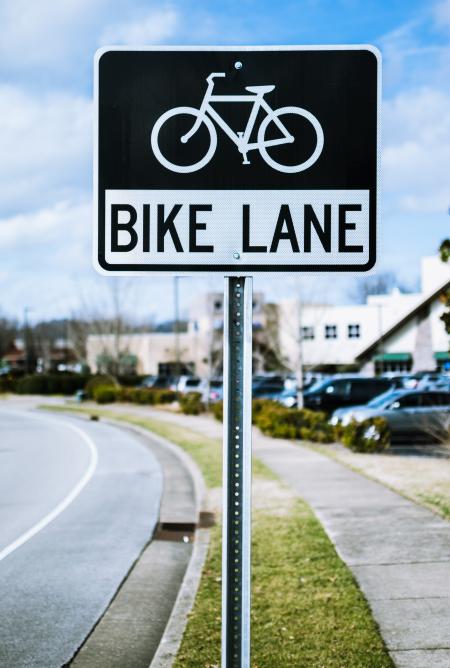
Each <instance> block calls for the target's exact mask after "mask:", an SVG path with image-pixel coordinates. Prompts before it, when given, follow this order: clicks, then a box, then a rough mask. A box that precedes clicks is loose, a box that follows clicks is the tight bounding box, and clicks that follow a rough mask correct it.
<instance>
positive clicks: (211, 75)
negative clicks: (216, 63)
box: [206, 72, 227, 84]
mask: <svg viewBox="0 0 450 668" xmlns="http://www.w3.org/2000/svg"><path fill="white" fill-rule="evenodd" d="M226 76H227V75H226V73H225V72H211V74H210V75H209V76H208V77H206V81H207V82H208V83H209V84H212V83H214V82H213V79H214V78H215V77H226Z"/></svg>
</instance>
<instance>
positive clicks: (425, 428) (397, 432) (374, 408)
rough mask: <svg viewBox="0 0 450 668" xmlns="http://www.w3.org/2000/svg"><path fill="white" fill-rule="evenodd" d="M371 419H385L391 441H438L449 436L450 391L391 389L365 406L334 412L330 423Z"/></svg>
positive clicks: (344, 423) (346, 422)
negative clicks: (424, 439)
mask: <svg viewBox="0 0 450 668" xmlns="http://www.w3.org/2000/svg"><path fill="white" fill-rule="evenodd" d="M373 417H382V418H385V419H386V420H387V422H388V425H389V429H390V431H391V438H392V439H393V440H396V441H398V440H405V439H406V440H408V441H411V440H416V439H418V438H420V439H423V438H424V437H426V438H427V439H430V440H439V439H441V438H445V437H447V438H448V436H449V434H450V431H449V430H450V392H435V391H421V390H393V391H388V392H385V393H384V394H382V395H380V396H378V397H375V399H372V401H369V403H368V404H367V405H365V406H352V407H349V408H340V409H338V410H336V411H335V412H334V413H333V415H332V417H331V420H330V422H331V423H332V424H339V423H340V424H342V425H343V426H345V425H347V424H349V423H350V422H351V421H352V420H356V421H357V422H362V421H363V420H367V419H369V418H373Z"/></svg>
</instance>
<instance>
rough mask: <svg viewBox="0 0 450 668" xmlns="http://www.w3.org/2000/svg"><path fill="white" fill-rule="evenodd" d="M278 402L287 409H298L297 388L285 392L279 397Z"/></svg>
mask: <svg viewBox="0 0 450 668" xmlns="http://www.w3.org/2000/svg"><path fill="white" fill-rule="evenodd" d="M277 401H278V402H279V403H280V404H281V405H282V406H284V407H285V408H296V407H297V388H296V387H293V388H289V389H287V390H283V392H281V394H280V395H279V396H278V399H277Z"/></svg>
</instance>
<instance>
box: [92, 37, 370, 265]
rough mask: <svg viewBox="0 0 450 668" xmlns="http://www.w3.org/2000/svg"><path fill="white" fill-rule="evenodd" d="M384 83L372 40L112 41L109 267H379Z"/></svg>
mask: <svg viewBox="0 0 450 668" xmlns="http://www.w3.org/2000/svg"><path fill="white" fill-rule="evenodd" d="M379 95H380V72H379V54H378V52H377V51H376V50H375V49H373V48H372V47H355V48H348V47H343V48H340V47H318V48H314V47H305V48H294V47H286V48H283V47H274V48H270V47H267V48H256V47H248V48H233V49H232V48H230V47H226V48H225V47H224V48H206V47H205V48H204V49H199V48H195V49H192V50H189V49H185V48H183V49H181V48H173V49H163V48H154V49H153V48H152V49H148V50H139V51H133V50H131V49H120V48H117V49H107V50H103V51H100V52H99V53H98V54H97V57H96V98H97V112H96V113H97V114H98V116H97V121H98V129H97V133H96V135H97V136H96V148H95V155H96V167H95V169H96V174H95V179H96V207H97V211H98V218H97V227H96V230H95V237H96V248H95V260H96V264H97V265H98V266H97V268H98V269H99V270H100V271H101V272H102V273H105V272H106V273H124V272H125V273H141V272H148V271H153V272H158V273H165V272H169V273H178V274H189V273H195V272H211V271H216V272H221V273H226V274H236V275H243V274H253V273H256V272H273V271H277V272H296V271H367V270H368V269H370V268H371V267H372V266H373V265H374V263H375V255H376V213H377V180H378V177H377V173H378V141H379V139H378V117H379Z"/></svg>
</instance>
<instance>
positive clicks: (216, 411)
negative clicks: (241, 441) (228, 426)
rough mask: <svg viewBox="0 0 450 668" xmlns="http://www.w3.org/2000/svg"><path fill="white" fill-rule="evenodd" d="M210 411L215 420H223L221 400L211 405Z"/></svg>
mask: <svg viewBox="0 0 450 668" xmlns="http://www.w3.org/2000/svg"><path fill="white" fill-rule="evenodd" d="M211 411H212V414H213V415H214V417H215V418H216V420H218V421H219V422H223V401H218V402H217V403H215V404H212V405H211Z"/></svg>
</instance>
